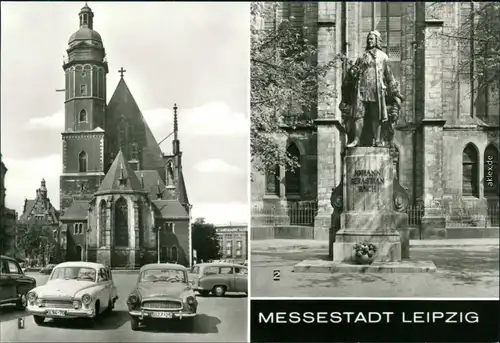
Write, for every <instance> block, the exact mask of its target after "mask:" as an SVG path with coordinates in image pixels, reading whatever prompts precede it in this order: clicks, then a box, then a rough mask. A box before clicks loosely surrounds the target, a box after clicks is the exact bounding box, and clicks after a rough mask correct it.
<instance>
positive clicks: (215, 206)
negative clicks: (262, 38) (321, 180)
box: [1, 1, 249, 223]
mask: <svg viewBox="0 0 500 343" xmlns="http://www.w3.org/2000/svg"><path fill="white" fill-rule="evenodd" d="M88 4H89V6H90V7H91V8H92V10H93V12H94V29H95V30H96V31H97V32H99V33H100V34H101V36H102V39H103V42H104V47H105V48H106V54H107V59H108V63H109V67H110V73H109V74H108V77H107V87H108V91H107V94H108V101H109V98H110V97H111V95H112V94H113V92H114V90H115V87H116V85H117V83H118V81H119V73H118V69H120V67H122V66H123V67H124V68H125V69H126V70H127V72H126V73H125V81H126V82H127V85H128V86H129V88H130V90H131V92H132V94H133V95H134V97H135V100H136V101H137V103H138V105H139V107H140V108H141V110H142V113H143V114H144V116H145V117H146V120H147V121H148V123H149V125H150V127H151V129H152V131H153V133H154V135H155V136H156V139H157V141H160V140H161V139H162V138H163V137H165V136H166V135H168V134H169V133H170V132H171V131H172V110H171V108H172V107H173V104H174V103H177V105H178V107H179V130H180V140H181V149H182V150H183V165H184V168H183V169H184V174H185V178H186V182H187V188H188V192H189V198H190V201H191V202H192V203H193V215H194V216H195V217H205V218H206V219H207V221H209V222H213V223H228V222H247V221H248V216H249V209H248V180H249V177H248V161H249V157H248V151H249V149H248V127H249V125H248V92H249V89H248V77H249V65H248V63H249V25H248V23H249V9H248V6H249V5H248V4H247V3H178V2H144V3H140V2H130V3H125V2H116V3H106V2H100V1H99V2H97V1H96V2H89V3H88ZM83 5H84V2H82V3H78V2H67V3H62V2H61V3H49V2H47V3H43V2H26V3H25V2H12V3H5V2H2V4H1V23H2V28H1V43H2V47H1V48H2V61H1V82H2V83H1V100H2V103H1V151H2V154H3V160H4V163H5V164H6V166H7V168H8V172H7V176H6V188H7V192H6V193H7V197H6V201H7V206H8V207H10V208H13V209H16V210H18V211H22V207H23V203H24V199H25V197H27V198H34V197H35V191H36V188H38V187H39V186H40V180H41V179H42V178H45V179H46V180H47V187H48V190H49V197H50V198H51V201H52V203H53V205H54V206H55V207H56V208H58V207H59V175H60V173H61V170H62V158H61V149H62V143H61V142H62V141H61V132H62V129H63V125H64V116H63V98H64V93H57V92H56V91H55V90H56V89H63V88H64V73H63V69H62V61H63V56H64V55H65V52H66V49H67V42H68V38H69V37H70V35H71V34H72V33H73V32H75V31H76V30H78V27H79V19H78V13H79V11H80V8H81V7H82V6H83ZM146 18H147V19H146ZM161 146H162V149H163V151H164V152H170V151H171V140H170V139H168V140H166V141H165V142H164V143H163V144H162V145H161Z"/></svg>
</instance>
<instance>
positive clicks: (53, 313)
mask: <svg viewBox="0 0 500 343" xmlns="http://www.w3.org/2000/svg"><path fill="white" fill-rule="evenodd" d="M48 314H49V315H51V316H56V317H63V316H64V315H65V314H66V312H65V311H58V310H49V311H48Z"/></svg>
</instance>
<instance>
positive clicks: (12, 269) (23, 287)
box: [0, 256, 36, 310]
mask: <svg viewBox="0 0 500 343" xmlns="http://www.w3.org/2000/svg"><path fill="white" fill-rule="evenodd" d="M35 287H36V280H35V279H34V278H32V277H30V276H26V275H24V272H23V271H22V270H21V267H20V266H19V263H17V261H16V260H15V259H13V258H10V257H7V256H0V305H4V304H15V305H16V307H17V308H18V309H20V310H24V308H25V307H26V305H27V303H28V300H27V294H28V292H29V291H31V290H32V289H33V288H35Z"/></svg>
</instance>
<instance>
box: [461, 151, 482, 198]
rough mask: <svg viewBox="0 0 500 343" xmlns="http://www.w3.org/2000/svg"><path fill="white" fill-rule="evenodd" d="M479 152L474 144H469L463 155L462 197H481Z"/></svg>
mask: <svg viewBox="0 0 500 343" xmlns="http://www.w3.org/2000/svg"><path fill="white" fill-rule="evenodd" d="M478 179H479V163H478V152H477V148H476V146H475V145H474V144H472V143H469V144H467V146H466V147H465V149H464V151H463V154H462V195H471V196H475V197H478V196H479V180H478Z"/></svg>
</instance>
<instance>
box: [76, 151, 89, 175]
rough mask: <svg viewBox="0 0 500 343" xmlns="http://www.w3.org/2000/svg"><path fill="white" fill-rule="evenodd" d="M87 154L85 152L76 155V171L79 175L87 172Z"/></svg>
mask: <svg viewBox="0 0 500 343" xmlns="http://www.w3.org/2000/svg"><path fill="white" fill-rule="evenodd" d="M87 159H88V156H87V153H86V152H85V151H82V152H80V154H79V155H78V171H79V172H80V173H85V172H87Z"/></svg>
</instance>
